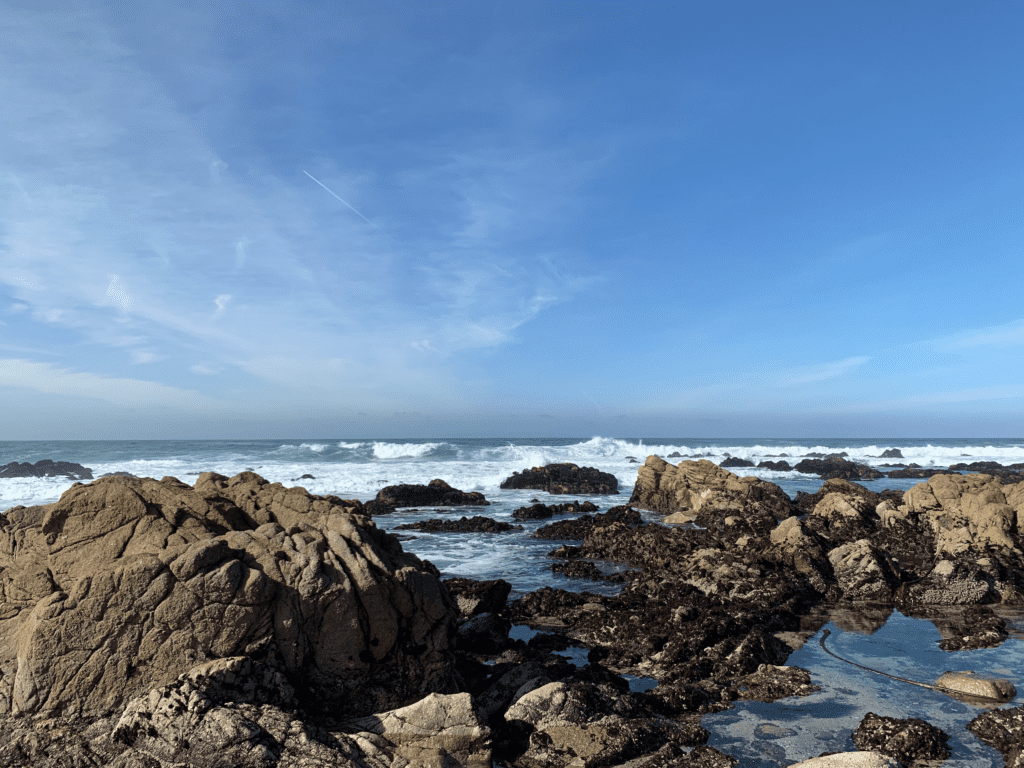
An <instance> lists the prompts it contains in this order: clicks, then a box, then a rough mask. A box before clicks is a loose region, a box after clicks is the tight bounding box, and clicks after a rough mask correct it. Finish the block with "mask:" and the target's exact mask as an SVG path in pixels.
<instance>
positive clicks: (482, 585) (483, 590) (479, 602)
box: [442, 577, 512, 619]
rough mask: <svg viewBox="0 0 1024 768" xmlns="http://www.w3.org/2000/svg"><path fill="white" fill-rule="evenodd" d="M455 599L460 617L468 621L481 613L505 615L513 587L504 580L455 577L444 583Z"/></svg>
mask: <svg viewBox="0 0 1024 768" xmlns="http://www.w3.org/2000/svg"><path fill="white" fill-rule="evenodd" d="M442 584H444V586H445V587H446V588H447V589H448V591H449V593H451V595H452V596H453V597H454V598H455V603H456V604H457V605H458V607H459V615H460V616H461V617H462V618H464V619H468V618H469V617H470V616H476V615H477V614H480V613H504V611H505V608H506V604H507V601H508V596H509V593H510V592H511V591H512V585H511V584H509V583H508V582H507V581H505V580H504V579H492V580H490V581H475V580H474V579H466V578H462V577H455V578H451V579H445V581H443V582H442Z"/></svg>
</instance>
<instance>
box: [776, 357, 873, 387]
mask: <svg viewBox="0 0 1024 768" xmlns="http://www.w3.org/2000/svg"><path fill="white" fill-rule="evenodd" d="M870 359H871V358H870V357H867V356H863V355H862V356H859V357H847V358H846V359H844V360H835V361H832V362H828V363H818V364H816V365H808V366H801V367H799V368H791V369H790V370H789V371H788V372H787V373H786V374H785V375H784V376H783V377H782V379H780V381H779V383H780V384H783V385H796V384H811V383H813V382H816V381H826V380H828V379H835V378H838V377H840V376H845V375H846V374H848V373H850V372H851V371H853V370H854V369H856V368H859V367H860V366H862V365H864V363H866V362H867V361H868V360H870Z"/></svg>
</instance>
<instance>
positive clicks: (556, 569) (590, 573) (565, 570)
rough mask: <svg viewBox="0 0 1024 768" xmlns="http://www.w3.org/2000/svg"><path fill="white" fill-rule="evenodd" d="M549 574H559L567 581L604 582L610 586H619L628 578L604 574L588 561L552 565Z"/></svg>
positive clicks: (623, 574)
mask: <svg viewBox="0 0 1024 768" xmlns="http://www.w3.org/2000/svg"><path fill="white" fill-rule="evenodd" d="M551 572H552V573H558V574H561V575H562V576H565V577H566V578H569V579H587V580H589V581H606V582H609V583H612V584H621V583H622V582H624V581H626V579H627V578H628V577H627V575H626V574H625V573H604V572H603V571H601V569H600V568H598V567H597V566H596V565H594V563H592V562H590V561H589V560H577V559H572V560H569V561H568V562H560V563H552V564H551Z"/></svg>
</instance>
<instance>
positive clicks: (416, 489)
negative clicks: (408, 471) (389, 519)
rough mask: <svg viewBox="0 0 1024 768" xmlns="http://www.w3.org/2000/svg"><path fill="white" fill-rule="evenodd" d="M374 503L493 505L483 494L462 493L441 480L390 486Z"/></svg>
mask: <svg viewBox="0 0 1024 768" xmlns="http://www.w3.org/2000/svg"><path fill="white" fill-rule="evenodd" d="M374 501H375V502H376V503H378V504H381V505H383V506H388V507H486V506H489V505H490V503H491V502H489V501H488V500H487V499H485V498H484V495H483V494H482V493H479V492H477V491H470V492H469V493H467V492H465V491H460V490H459V489H458V488H452V487H451V486H450V485H448V483H446V482H445V481H444V480H440V479H438V480H431V481H430V482H429V483H427V485H389V486H387V487H386V488H381V489H380V491H378V492H377V497H376V498H375V499H374ZM375 513H376V511H375Z"/></svg>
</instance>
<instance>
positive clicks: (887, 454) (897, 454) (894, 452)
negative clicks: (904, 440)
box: [879, 448, 903, 459]
mask: <svg viewBox="0 0 1024 768" xmlns="http://www.w3.org/2000/svg"><path fill="white" fill-rule="evenodd" d="M879 458H881V459H902V458H903V452H902V451H901V450H900V449H899V448H889V449H887V450H885V451H882V455H881V456H880V457H879Z"/></svg>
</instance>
